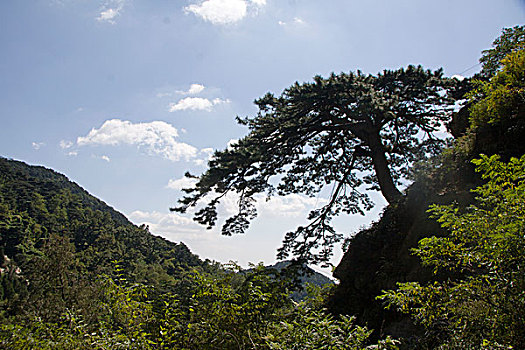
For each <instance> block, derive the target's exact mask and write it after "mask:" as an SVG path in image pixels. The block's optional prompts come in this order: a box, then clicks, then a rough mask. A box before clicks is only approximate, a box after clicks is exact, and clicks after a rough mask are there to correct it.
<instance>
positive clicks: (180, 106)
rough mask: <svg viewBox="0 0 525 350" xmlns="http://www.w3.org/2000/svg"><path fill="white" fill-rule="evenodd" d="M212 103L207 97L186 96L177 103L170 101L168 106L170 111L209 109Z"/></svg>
mask: <svg viewBox="0 0 525 350" xmlns="http://www.w3.org/2000/svg"><path fill="white" fill-rule="evenodd" d="M212 107H213V103H212V102H211V101H210V100H208V99H207V98H202V97H186V98H183V99H182V100H180V101H179V102H177V103H171V104H170V106H169V111H170V112H175V111H184V110H187V109H191V110H194V111H195V110H205V111H211V108H212Z"/></svg>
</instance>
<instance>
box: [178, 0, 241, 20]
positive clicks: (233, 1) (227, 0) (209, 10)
mask: <svg viewBox="0 0 525 350" xmlns="http://www.w3.org/2000/svg"><path fill="white" fill-rule="evenodd" d="M246 8H247V5H246V1H244V0H206V1H204V2H202V3H200V4H199V5H196V4H193V5H189V6H186V7H185V8H184V9H185V10H186V11H187V12H192V13H194V14H195V15H197V16H199V17H201V18H202V19H204V20H205V21H208V22H211V23H213V24H231V23H235V22H238V21H240V20H241V19H243V18H244V17H245V16H246Z"/></svg>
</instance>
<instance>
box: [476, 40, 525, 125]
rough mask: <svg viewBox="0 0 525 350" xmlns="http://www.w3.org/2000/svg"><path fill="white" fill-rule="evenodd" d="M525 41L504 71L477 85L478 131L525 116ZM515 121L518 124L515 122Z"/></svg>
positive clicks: (508, 59)
mask: <svg viewBox="0 0 525 350" xmlns="http://www.w3.org/2000/svg"><path fill="white" fill-rule="evenodd" d="M524 35H525V34H524ZM524 40H525V39H524ZM524 45H525V41H522V42H521V44H520V46H518V47H517V48H516V50H515V51H514V52H512V53H510V54H508V55H507V56H506V57H505V58H504V59H502V61H501V64H502V66H503V68H502V70H501V71H499V72H497V73H496V75H495V76H494V77H493V78H492V79H491V80H490V81H488V82H483V81H477V88H476V89H475V90H473V91H472V92H471V94H470V98H471V100H472V101H475V102H476V103H475V104H473V106H472V107H471V109H470V111H471V123H472V125H473V126H474V127H477V126H480V125H484V124H496V123H501V122H505V121H510V122H512V123H513V124H516V123H517V122H518V121H517V120H516V119H521V120H522V122H523V118H524V116H525V46H524ZM512 119H514V120H512Z"/></svg>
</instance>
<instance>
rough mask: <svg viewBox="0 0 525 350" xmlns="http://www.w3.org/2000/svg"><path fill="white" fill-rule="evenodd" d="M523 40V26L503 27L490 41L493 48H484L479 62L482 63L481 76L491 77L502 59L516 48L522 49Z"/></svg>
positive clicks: (500, 64)
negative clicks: (494, 38) (497, 35)
mask: <svg viewBox="0 0 525 350" xmlns="http://www.w3.org/2000/svg"><path fill="white" fill-rule="evenodd" d="M524 42H525V26H523V25H521V26H515V27H513V28H505V29H503V31H502V34H501V35H500V36H499V37H498V38H497V39H496V40H494V42H493V43H492V46H493V48H491V49H488V50H484V51H483V55H482V57H481V58H480V60H479V62H480V63H481V64H482V67H483V68H482V70H481V76H482V77H483V78H491V77H493V76H494V75H495V74H496V73H497V72H498V71H499V70H500V69H501V66H502V60H503V59H504V58H505V56H507V55H508V54H510V53H511V52H514V51H516V50H519V49H522V48H523V47H521V45H522V44H523V43H524Z"/></svg>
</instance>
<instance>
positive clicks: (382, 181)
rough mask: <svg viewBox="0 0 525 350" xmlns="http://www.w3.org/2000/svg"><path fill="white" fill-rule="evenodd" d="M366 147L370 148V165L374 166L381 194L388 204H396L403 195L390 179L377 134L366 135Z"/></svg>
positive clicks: (382, 147) (383, 151)
mask: <svg viewBox="0 0 525 350" xmlns="http://www.w3.org/2000/svg"><path fill="white" fill-rule="evenodd" d="M368 145H369V147H370V151H371V157H372V164H373V165H374V170H375V173H376V176H377V182H378V183H379V188H380V189H381V193H382V194H383V196H384V197H385V199H386V200H387V202H388V203H389V204H392V203H394V202H397V201H398V200H399V199H400V198H401V197H402V196H403V195H402V193H401V192H400V191H399V190H398V189H397V187H396V185H395V184H394V179H393V178H392V174H391V173H390V168H389V167H388V160H387V159H386V155H385V148H384V146H383V143H382V142H381V139H380V137H379V134H376V133H370V134H369V135H368Z"/></svg>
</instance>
